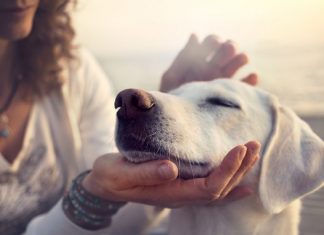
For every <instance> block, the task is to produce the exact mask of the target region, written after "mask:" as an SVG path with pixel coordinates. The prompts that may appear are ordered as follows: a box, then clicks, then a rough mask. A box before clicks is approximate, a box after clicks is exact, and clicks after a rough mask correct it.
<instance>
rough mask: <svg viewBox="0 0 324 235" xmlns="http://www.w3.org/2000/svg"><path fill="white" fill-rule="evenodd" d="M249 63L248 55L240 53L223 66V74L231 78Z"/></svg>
mask: <svg viewBox="0 0 324 235" xmlns="http://www.w3.org/2000/svg"><path fill="white" fill-rule="evenodd" d="M247 63H248V57H247V56H246V55H245V54H238V55H236V56H235V57H234V58H233V59H232V60H231V61H229V62H228V64H226V65H225V66H224V67H223V68H222V75H223V76H224V77H228V78H230V77H232V76H233V75H234V74H235V73H236V72H237V70H239V69H240V68H241V67H242V66H243V65H245V64H247Z"/></svg>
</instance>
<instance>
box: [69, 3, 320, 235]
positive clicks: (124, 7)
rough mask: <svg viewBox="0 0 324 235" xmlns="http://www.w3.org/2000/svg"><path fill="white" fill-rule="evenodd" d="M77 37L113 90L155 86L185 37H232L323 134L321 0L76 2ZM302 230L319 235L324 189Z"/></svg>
mask: <svg viewBox="0 0 324 235" xmlns="http://www.w3.org/2000/svg"><path fill="white" fill-rule="evenodd" d="M74 21H75V24H76V27H77V34H78V43H79V44H81V45H83V46H85V47H87V48H88V49H89V50H90V51H92V53H93V54H94V55H95V56H96V57H97V59H98V61H99V63H100V64H101V65H102V67H103V69H104V70H105V72H106V73H107V75H108V76H109V77H110V79H111V80H112V81H113V84H114V86H115V90H116V92H117V91H119V90H121V89H124V88H129V87H136V88H144V89H148V90H156V89H158V85H159V80H160V77H161V75H162V73H163V71H164V70H166V68H167V67H168V66H169V65H170V63H171V62H172V59H173V58H174V57H175V56H176V54H177V53H178V51H179V50H180V49H181V48H182V47H183V46H184V44H185V43H186V41H187V39H188V37H189V35H190V34H191V33H196V34H197V35H198V37H199V38H200V39H201V40H202V39H203V38H204V37H205V36H207V35H208V34H211V33H212V34H217V35H219V36H220V37H221V38H223V39H224V40H227V39H232V40H234V41H236V42H237V44H238V45H239V48H240V50H241V51H244V52H246V53H247V54H248V55H249V57H250V63H249V65H248V66H246V68H245V69H243V70H242V71H241V72H240V73H239V74H238V75H237V77H240V76H242V75H243V74H245V73H247V72H249V71H254V72H257V73H258V74H259V75H260V77H261V83H260V86H261V87H263V88H264V89H266V90H269V91H271V92H273V93H275V94H276V95H278V96H279V98H280V99H281V100H282V102H284V103H285V104H287V105H289V106H290V107H292V108H293V109H294V110H295V111H297V112H298V114H299V115H300V116H301V117H302V118H304V119H305V120H306V121H308V122H309V123H310V124H311V126H312V127H313V129H314V130H315V131H316V132H317V133H318V134H319V135H320V136H321V137H322V138H324V1H323V0H308V1H305V0H294V1H293V0H285V1H282V0H262V1H260V0H222V1H220V0H136V1H135V0H115V1H114V0H91V1H89V0H79V4H78V7H77V10H76V13H75V15H74ZM304 204H305V205H306V206H305V208H306V209H304V211H303V216H304V219H303V223H302V226H301V231H302V234H304V235H306V234H307V235H315V234H318V235H319V234H321V235H323V234H324V224H323V221H324V192H323V190H322V192H321V191H320V192H318V193H316V194H313V195H311V196H310V197H309V198H307V199H306V200H305V202H304Z"/></svg>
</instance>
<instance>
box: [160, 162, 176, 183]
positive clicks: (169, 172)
mask: <svg viewBox="0 0 324 235" xmlns="http://www.w3.org/2000/svg"><path fill="white" fill-rule="evenodd" d="M158 173H159V175H160V176H161V178H163V179H171V178H174V170H173V169H172V166H171V165H170V164H167V163H163V164H161V165H160V166H159V168H158Z"/></svg>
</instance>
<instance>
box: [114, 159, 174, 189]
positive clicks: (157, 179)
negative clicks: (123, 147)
mask: <svg viewBox="0 0 324 235" xmlns="http://www.w3.org/2000/svg"><path fill="white" fill-rule="evenodd" d="M120 173H121V174H123V175H124V177H125V179H127V184H128V187H136V186H152V185H158V184H162V183H166V182H169V181H171V180H174V179H176V178H177V176H178V168H177V166H176V165H175V164H174V163H173V162H171V161H168V160H156V161H149V162H145V163H140V164H134V163H130V162H126V161H124V163H123V167H121V168H120Z"/></svg>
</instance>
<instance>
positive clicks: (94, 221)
mask: <svg viewBox="0 0 324 235" xmlns="http://www.w3.org/2000/svg"><path fill="white" fill-rule="evenodd" d="M89 174H90V173H89V171H87V172H84V173H82V174H80V175H79V176H78V177H77V178H76V179H75V180H74V181H73V184H72V186H71V189H70V191H69V192H68V193H67V194H66V195H65V197H64V199H63V211H64V213H65V214H66V216H67V217H68V218H69V219H70V220H71V221H72V222H73V223H75V224H76V225H78V226H80V227H82V228H84V229H88V230H98V229H102V228H105V227H108V226H109V225H110V223H111V217H112V216H113V215H114V214H115V213H116V212H117V211H118V210H119V208H120V207H122V206H123V205H124V204H125V202H113V201H108V200H105V199H103V198H102V197H99V196H97V195H96V194H93V193H92V192H89V191H88V189H87V188H85V187H84V186H83V181H84V179H85V177H87V176H88V175H89ZM90 179H91V177H90ZM86 182H88V183H89V185H91V184H90V183H91V181H90V182H89V181H88V180H87V181H86ZM88 183H86V184H88ZM93 186H94V187H92V188H96V187H95V185H93Z"/></svg>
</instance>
